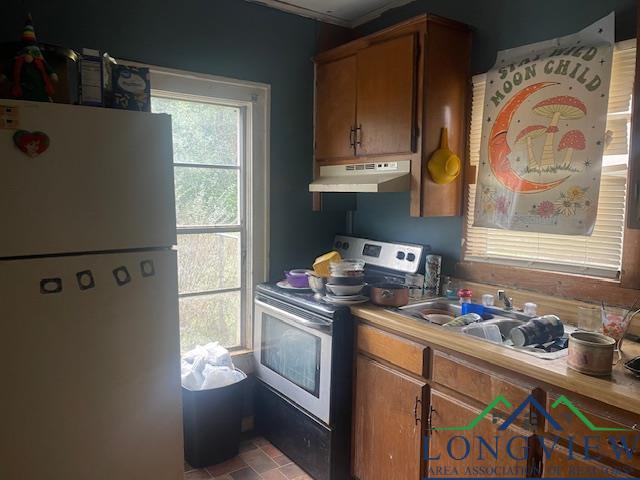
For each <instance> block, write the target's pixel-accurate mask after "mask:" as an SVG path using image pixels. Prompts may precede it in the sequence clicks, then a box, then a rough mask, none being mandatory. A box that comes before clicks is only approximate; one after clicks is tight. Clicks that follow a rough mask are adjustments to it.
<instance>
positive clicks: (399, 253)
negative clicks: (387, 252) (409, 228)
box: [396, 252, 404, 260]
mask: <svg viewBox="0 0 640 480" xmlns="http://www.w3.org/2000/svg"><path fill="white" fill-rule="evenodd" d="M396 258H397V259H398V260H404V252H398V253H396Z"/></svg>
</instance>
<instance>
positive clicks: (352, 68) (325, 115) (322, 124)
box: [316, 55, 356, 160]
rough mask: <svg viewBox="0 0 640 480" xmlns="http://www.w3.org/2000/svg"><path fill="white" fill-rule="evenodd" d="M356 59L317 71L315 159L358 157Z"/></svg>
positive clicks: (324, 66)
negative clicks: (356, 148) (356, 143)
mask: <svg viewBox="0 0 640 480" xmlns="http://www.w3.org/2000/svg"><path fill="white" fill-rule="evenodd" d="M355 123H356V57H355V55H353V56H351V57H346V58H342V59H340V60H336V61H335V62H329V63H322V64H319V65H317V67H316V159H317V160H329V159H335V158H344V157H352V156H354V154H355V151H354V142H355V131H353V129H354V128H355Z"/></svg>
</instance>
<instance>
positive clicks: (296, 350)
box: [254, 298, 331, 425]
mask: <svg viewBox="0 0 640 480" xmlns="http://www.w3.org/2000/svg"><path fill="white" fill-rule="evenodd" d="M316 317H317V318H316ZM254 318H255V324H254V355H255V358H256V372H257V375H258V378H260V379H261V380H262V381H264V382H265V383H267V384H268V385H270V386H271V387H273V388H274V389H275V390H277V391H278V392H280V393H281V394H282V395H284V396H285V397H287V398H289V400H291V401H292V402H293V403H295V404H297V405H299V406H300V407H302V408H303V409H305V410H306V411H308V412H309V413H311V414H312V415H314V416H316V417H317V418H319V419H320V420H322V421H323V422H325V423H326V424H327V425H328V424H329V408H330V405H329V403H330V401H329V399H330V395H331V322H329V321H327V320H326V319H323V318H321V317H318V316H316V315H314V314H312V313H308V312H305V313H304V314H303V313H300V314H299V315H298V314H295V313H292V312H290V311H287V310H284V309H282V308H278V307H277V306H275V305H272V304H270V303H266V302H265V301H263V300H261V299H259V298H256V299H255V316H254Z"/></svg>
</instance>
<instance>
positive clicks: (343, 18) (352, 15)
mask: <svg viewBox="0 0 640 480" xmlns="http://www.w3.org/2000/svg"><path fill="white" fill-rule="evenodd" d="M248 1H250V2H254V3H262V4H264V5H267V6H269V7H273V8H277V9H279V10H284V11H286V12H290V13H295V14H296V15H302V16H305V17H311V18H316V19H318V20H322V21H324V22H329V23H334V24H336V25H342V26H345V27H355V26H358V25H361V24H363V23H366V22H368V21H369V20H373V19H374V18H376V17H378V16H379V15H380V14H381V13H382V12H384V11H385V10H389V9H390V8H394V7H399V6H400V5H404V4H405V3H409V2H412V1H413V0H248Z"/></svg>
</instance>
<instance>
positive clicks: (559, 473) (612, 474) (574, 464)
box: [542, 443, 634, 478]
mask: <svg viewBox="0 0 640 480" xmlns="http://www.w3.org/2000/svg"><path fill="white" fill-rule="evenodd" d="M547 450H548V451H549V455H548V456H547V455H546V454H543V455H544V459H543V462H544V467H543V470H542V478H632V477H633V476H634V475H631V474H626V473H624V472H621V471H619V470H617V469H615V468H613V467H610V466H608V465H605V464H604V463H600V462H597V461H595V460H585V458H584V457H583V456H582V454H580V453H578V452H575V451H574V452H573V455H571V454H570V452H569V450H567V449H566V448H564V447H561V446H560V445H556V446H555V447H554V446H552V445H551V444H549V443H547ZM592 454H594V455H598V453H596V452H592Z"/></svg>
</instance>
